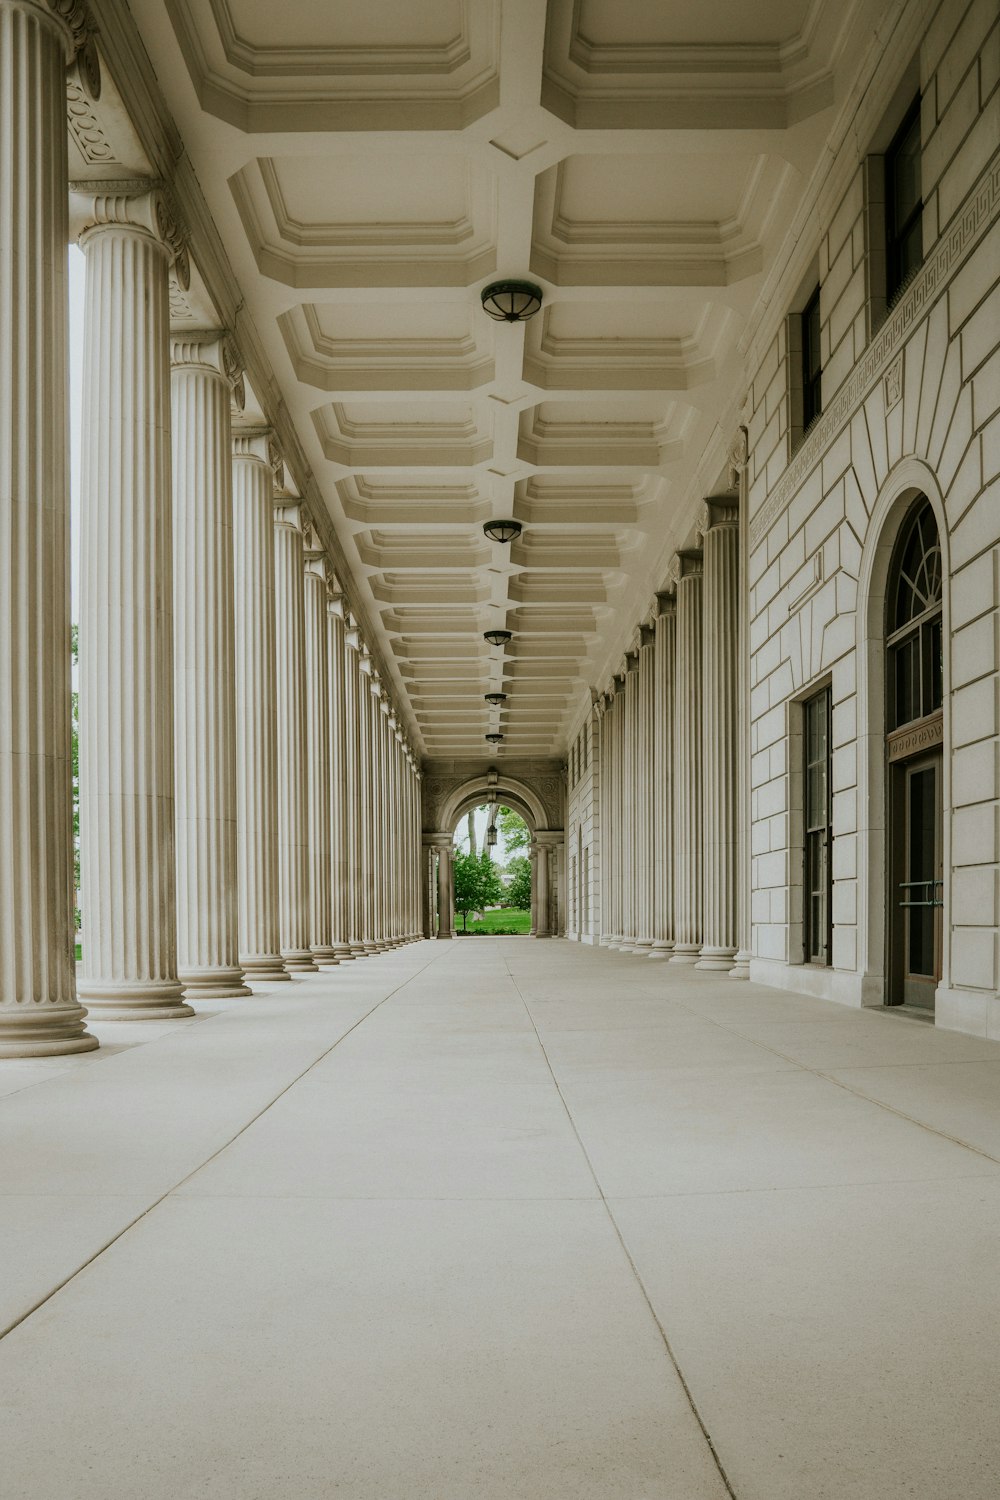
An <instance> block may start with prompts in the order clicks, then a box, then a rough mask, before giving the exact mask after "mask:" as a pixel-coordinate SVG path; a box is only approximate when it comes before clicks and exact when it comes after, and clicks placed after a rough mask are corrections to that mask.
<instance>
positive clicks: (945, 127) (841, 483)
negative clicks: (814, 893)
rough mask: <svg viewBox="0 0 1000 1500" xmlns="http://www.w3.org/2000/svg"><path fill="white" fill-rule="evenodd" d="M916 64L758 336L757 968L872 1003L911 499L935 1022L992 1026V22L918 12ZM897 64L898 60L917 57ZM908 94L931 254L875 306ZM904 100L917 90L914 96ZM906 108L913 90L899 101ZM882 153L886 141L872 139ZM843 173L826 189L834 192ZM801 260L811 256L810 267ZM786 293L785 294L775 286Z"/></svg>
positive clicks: (996, 323) (996, 253) (861, 123)
mask: <svg viewBox="0 0 1000 1500" xmlns="http://www.w3.org/2000/svg"><path fill="white" fill-rule="evenodd" d="M914 45H915V51H914V56H913V58H911V59H907V58H906V57H899V58H898V59H896V65H895V66H893V59H892V58H891V57H887V58H886V59H885V60H884V63H883V65H882V66H881V67H880V69H879V71H878V73H877V74H876V77H875V79H874V80H873V82H872V85H871V87H870V89H869V91H868V95H867V96H866V99H865V101H864V104H863V106H859V109H858V114H857V117H856V119H855V121H854V128H853V129H850V130H847V131H845V132H844V135H843V140H842V144H841V146H840V149H839V152H838V154H837V157H836V159H835V160H834V162H833V163H832V165H831V166H830V168H829V173H828V177H829V182H830V184H831V189H832V191H831V194H830V195H828V196H826V197H824V193H823V191H822V190H820V192H819V193H818V194H817V197H816V210H815V215H814V234H813V239H814V245H813V246H810V245H804V246H803V247H802V250H803V254H802V255H800V257H799V260H798V262H793V263H791V264H790V265H789V269H788V275H787V277H786V282H785V284H779V286H778V287H777V289H776V295H775V296H774V298H773V299H772V307H773V308H774V313H773V321H774V322H776V324H777V326H775V327H773V328H772V329H770V330H769V329H768V327H767V325H766V321H764V320H762V322H761V324H760V326H759V328H758V330H757V332H756V336H755V339H754V344H753V346H752V347H751V349H750V351H749V353H750V359H751V370H752V378H751V379H750V382H749V394H748V401H747V407H746V422H747V427H748V431H749V450H750V451H749V470H748V488H749V506H748V509H749V545H748V562H747V566H748V583H749V601H750V625H749V632H750V640H749V644H750V653H751V662H750V694H751V701H750V720H751V744H750V753H751V757H752V759H751V787H752V790H751V819H752V830H751V856H752V897H751V915H752V924H753V934H752V951H753V953H754V955H755V959H754V963H753V965H752V973H753V975H754V977H756V978H760V979H766V980H768V981H769V982H772V983H773V982H778V983H782V984H785V985H787V986H789V987H791V988H795V989H805V990H811V991H813V992H816V993H821V994H825V995H829V996H830V997H831V998H839V999H843V1000H846V1001H848V1002H853V1003H879V1002H880V1001H881V999H882V993H883V990H882V979H883V975H884V967H885V961H884V947H885V900H886V890H885V873H884V871H885V795H884V767H883V763H882V760H883V755H884V750H883V739H884V722H883V709H882V704H883V701H884V684H883V671H882V661H883V658H884V647H883V644H882V638H881V637H882V631H883V625H882V618H883V616H882V603H883V599H882V594H881V593H880V589H881V588H884V578H885V570H886V559H887V554H888V553H889V552H891V547H892V542H893V540H894V538H895V535H896V532H897V530H898V525H899V521H900V518H901V515H902V513H903V511H904V510H905V508H906V505H907V503H908V500H909V499H911V498H912V496H913V495H914V494H915V493H918V492H920V493H924V494H926V495H927V497H928V498H929V499H930V501H931V503H932V505H933V506H934V509H935V513H936V515H937V517H938V523H939V528H940V530H941V534H942V547H943V554H944V562H945V573H946V582H945V599H944V624H945V633H946V640H945V662H944V669H945V695H946V696H945V712H944V720H945V731H944V732H945V752H946V753H945V764H946V771H945V788H944V801H945V890H944V896H945V912H944V916H945V923H946V936H945V954H944V966H945V969H944V978H943V981H942V985H941V988H940V990H939V993H938V1006H937V1012H938V1021H939V1024H944V1025H951V1026H955V1027H958V1028H960V1029H965V1030H975V1031H978V1032H981V1033H983V1034H987V1033H988V1034H991V1035H992V1034H1000V1002H998V1000H997V986H998V980H1000V971H998V931H997V920H998V909H997V908H998V864H997V861H998V817H1000V806H998V801H997V797H998V753H997V732H998V678H997V669H998V639H1000V613H998V602H1000V595H998V569H1000V551H998V544H1000V153H998V149H997V148H998V143H1000V89H998V63H1000V21H998V13H997V9H996V5H995V3H990V0H973V3H972V4H970V5H968V6H963V5H956V4H954V3H945V4H942V5H940V6H938V7H937V8H936V9H933V8H931V10H930V13H929V15H927V17H926V24H925V27H924V29H923V32H922V35H918V36H917V37H915V39H914ZM907 70H908V71H907ZM908 78H910V79H912V88H913V92H914V93H915V91H916V88H917V86H918V82H919V88H920V92H921V145H922V158H921V182H922V197H923V204H924V207H923V251H924V256H923V263H922V265H921V267H920V269H919V270H918V271H917V273H916V274H915V276H914V277H913V278H912V280H911V281H910V282H909V284H907V285H906V286H905V287H904V288H903V290H902V292H901V293H900V294H899V295H898V297H897V298H896V300H895V301H894V302H893V304H892V305H891V306H890V307H889V309H888V311H887V312H885V311H884V303H883V305H882V306H880V305H879V302H878V296H877V291H878V275H877V270H878V268H877V266H873V264H872V247H873V245H874V243H875V240H876V239H877V235H876V234H875V233H874V231H873V219H874V220H877V218H878V215H879V214H880V212H881V203H880V201H879V199H878V196H877V193H875V192H874V191H873V188H872V182H873V180H875V181H877V174H873V173H872V172H871V162H870V161H869V160H867V159H866V158H868V157H869V156H870V154H871V152H872V150H873V148H879V133H880V131H881V134H882V136H883V138H884V137H885V135H886V131H887V130H888V131H889V133H890V134H891V123H892V112H893V110H894V109H899V107H900V95H901V93H902V94H903V96H904V100H905V90H906V85H907V79H908ZM905 102H908V100H906V101H905ZM905 102H904V103H903V106H902V107H903V108H905ZM880 149H884V139H883V144H882V146H881V148H880ZM833 190H835V196H833ZM812 253H815V264H816V267H817V269H818V277H819V285H820V317H821V329H822V331H821V349H822V357H823V377H822V378H823V412H822V415H821V416H820V417H819V418H818V419H817V421H816V422H815V423H814V424H813V426H812V427H811V428H810V429H809V431H808V432H807V433H806V434H804V435H803V434H802V433H801V429H798V430H796V426H795V423H794V421H793V420H792V417H793V414H794V401H793V395H794V391H793V386H794V372H793V371H792V369H791V368H790V366H791V361H792V359H793V358H794V354H795V350H794V348H793V347H792V344H791V336H792V335H793V330H794V323H793V322H791V321H789V320H787V319H786V318H785V316H784V312H785V311H786V310H788V308H789V307H790V305H791V299H792V298H793V297H794V295H795V290H796V287H795V278H796V276H799V277H801V275H802V274H803V266H804V265H805V266H806V268H808V256H809V255H810V254H812ZM806 274H808V269H806ZM783 299H784V300H783ZM827 681H828V682H829V683H830V686H831V690H832V701H833V725H832V728H833V756H832V766H833V827H834V850H833V872H834V894H833V921H834V933H833V954H832V958H833V962H832V966H831V967H830V968H829V969H822V968H819V967H813V966H805V965H803V964H802V880H801V869H802V839H803V833H802V786H801V775H800V773H799V770H798V768H799V766H800V765H801V760H802V757H801V744H800V719H801V702H802V699H803V698H804V697H805V696H807V695H808V693H809V691H810V690H812V689H815V688H818V687H820V686H822V685H823V684H824V683H825V682H827Z"/></svg>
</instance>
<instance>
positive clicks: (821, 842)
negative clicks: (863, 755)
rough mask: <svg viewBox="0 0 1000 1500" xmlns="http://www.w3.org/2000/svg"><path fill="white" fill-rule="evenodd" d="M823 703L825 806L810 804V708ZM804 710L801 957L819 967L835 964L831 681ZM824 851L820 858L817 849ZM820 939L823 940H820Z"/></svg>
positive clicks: (805, 703) (803, 703) (813, 763)
mask: <svg viewBox="0 0 1000 1500" xmlns="http://www.w3.org/2000/svg"><path fill="white" fill-rule="evenodd" d="M820 704H822V705H823V717H824V720H825V725H824V729H825V733H824V750H823V766H824V777H823V781H824V789H825V797H824V799H823V806H822V808H813V807H812V806H811V799H810V788H811V784H812V778H811V777H810V774H809V773H810V770H811V769H813V767H815V766H817V765H819V764H820V762H819V761H818V760H811V759H810V711H811V710H813V709H814V708H816V707H817V706H818V705H820ZM800 706H801V711H802V959H803V963H806V964H812V965H814V966H816V967H817V968H831V967H832V965H833V837H834V835H833V692H832V686H831V684H830V683H829V682H827V683H824V685H823V686H822V687H820V688H819V689H818V690H817V691H816V692H813V693H810V695H809V696H808V697H807V698H803V699H802V701H801V705H800ZM818 851H822V853H821V858H820V859H819V860H818V861H817V853H818ZM817 863H818V864H819V866H820V867H821V868H822V870H823V874H824V879H823V889H822V897H823V907H822V919H821V925H822V932H819V931H817V930H816V929H817V927H818V925H819V924H818V923H817V920H816V918H815V916H814V913H813V898H814V896H816V895H817V894H819V893H818V892H817V891H816V889H815V880H814V878H813V872H814V869H815V868H816V865H817ZM820 939H821V941H820Z"/></svg>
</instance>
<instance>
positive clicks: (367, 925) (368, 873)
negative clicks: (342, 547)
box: [358, 649, 378, 954]
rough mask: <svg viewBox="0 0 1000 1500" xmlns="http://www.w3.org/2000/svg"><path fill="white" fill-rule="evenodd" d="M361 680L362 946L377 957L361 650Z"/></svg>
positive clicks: (368, 723) (365, 661)
mask: <svg viewBox="0 0 1000 1500" xmlns="http://www.w3.org/2000/svg"><path fill="white" fill-rule="evenodd" d="M359 666H360V667H361V676H360V678H359V681H358V730H359V735H358V764H359V769H360V775H359V778H358V785H359V796H358V816H359V820H360V830H361V863H360V870H359V876H360V882H361V901H360V909H361V942H362V945H363V947H364V951H365V953H369V954H370V953H377V952H378V948H377V947H376V944H375V939H374V936H373V923H374V905H375V903H374V888H375V871H374V867H373V864H372V833H373V828H372V797H373V791H372V786H373V774H372V754H373V745H372V742H373V739H374V735H373V733H372V731H373V727H374V726H373V715H372V690H371V660H370V658H369V656H368V654H367V651H365V650H364V649H363V650H362V654H361V657H360V659H359Z"/></svg>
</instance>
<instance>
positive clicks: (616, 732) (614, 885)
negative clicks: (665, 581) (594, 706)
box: [608, 672, 625, 948]
mask: <svg viewBox="0 0 1000 1500" xmlns="http://www.w3.org/2000/svg"><path fill="white" fill-rule="evenodd" d="M611 691H612V699H611V711H610V717H611V754H610V766H611V785H610V789H609V790H610V795H609V798H608V821H609V823H610V825H611V936H610V938H609V939H608V947H609V948H620V947H621V946H622V942H623V935H624V925H625V889H624V886H625V874H624V867H623V859H624V854H625V830H624V821H625V820H624V797H623V768H622V763H623V760H624V749H625V674H624V672H622V673H618V674H617V675H616V676H615V677H614V678H613V679H612V683H611Z"/></svg>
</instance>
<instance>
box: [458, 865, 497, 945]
mask: <svg viewBox="0 0 1000 1500" xmlns="http://www.w3.org/2000/svg"><path fill="white" fill-rule="evenodd" d="M503 894H504V888H503V883H502V881H501V879H500V875H499V872H498V871H497V867H496V865H495V864H494V863H493V861H492V860H491V859H490V855H489V850H488V849H484V850H483V852H482V854H463V853H461V852H459V853H457V854H456V855H455V910H456V911H457V912H461V913H462V931H463V932H467V931H468V930H469V912H470V911H484V910H485V909H486V907H487V906H499V904H500V901H501V899H502V897H503Z"/></svg>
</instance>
